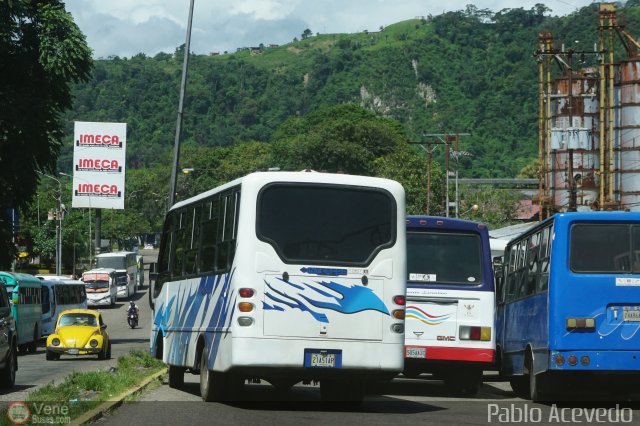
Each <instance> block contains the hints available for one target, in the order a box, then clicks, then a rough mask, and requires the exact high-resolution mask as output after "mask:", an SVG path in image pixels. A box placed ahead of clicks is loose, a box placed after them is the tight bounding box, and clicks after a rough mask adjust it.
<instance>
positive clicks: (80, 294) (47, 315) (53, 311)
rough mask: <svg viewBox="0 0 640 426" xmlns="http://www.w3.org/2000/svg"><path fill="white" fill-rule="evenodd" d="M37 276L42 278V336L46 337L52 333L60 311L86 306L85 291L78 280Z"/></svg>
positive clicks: (84, 307)
mask: <svg viewBox="0 0 640 426" xmlns="http://www.w3.org/2000/svg"><path fill="white" fill-rule="evenodd" d="M37 277H38V278H39V279H40V280H42V337H47V336H48V335H49V334H51V333H53V330H54V329H55V327H56V323H57V322H58V315H60V312H62V311H65V310H67V309H86V308H87V293H86V291H85V286H84V283H83V282H82V281H80V280H73V279H70V278H67V279H65V278H52V277H46V278H43V276H40V275H37Z"/></svg>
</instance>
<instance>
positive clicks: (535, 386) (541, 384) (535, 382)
mask: <svg viewBox="0 0 640 426" xmlns="http://www.w3.org/2000/svg"><path fill="white" fill-rule="evenodd" d="M527 369H528V374H527V376H528V379H529V383H528V385H529V389H528V391H529V392H528V393H529V395H528V396H529V398H530V399H531V401H533V402H542V401H547V400H548V395H547V391H548V387H547V382H548V380H547V378H548V374H547V373H538V374H533V361H531V360H529V362H528V363H527Z"/></svg>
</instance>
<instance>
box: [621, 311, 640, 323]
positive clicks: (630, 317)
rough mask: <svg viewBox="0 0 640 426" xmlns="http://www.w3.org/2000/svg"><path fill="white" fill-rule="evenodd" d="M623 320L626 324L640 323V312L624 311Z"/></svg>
mask: <svg viewBox="0 0 640 426" xmlns="http://www.w3.org/2000/svg"><path fill="white" fill-rule="evenodd" d="M622 320H623V321H626V322H638V321H640V311H622Z"/></svg>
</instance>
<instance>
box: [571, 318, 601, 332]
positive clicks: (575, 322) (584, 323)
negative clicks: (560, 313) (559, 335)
mask: <svg viewBox="0 0 640 426" xmlns="http://www.w3.org/2000/svg"><path fill="white" fill-rule="evenodd" d="M595 329H596V319H595V318H567V330H591V331H593V330H595Z"/></svg>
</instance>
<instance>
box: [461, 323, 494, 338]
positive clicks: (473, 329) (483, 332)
mask: <svg viewBox="0 0 640 426" xmlns="http://www.w3.org/2000/svg"><path fill="white" fill-rule="evenodd" d="M459 335H460V340H480V341H483V342H488V341H490V340H491V327H477V326H469V325H461V326H460V330H459Z"/></svg>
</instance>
